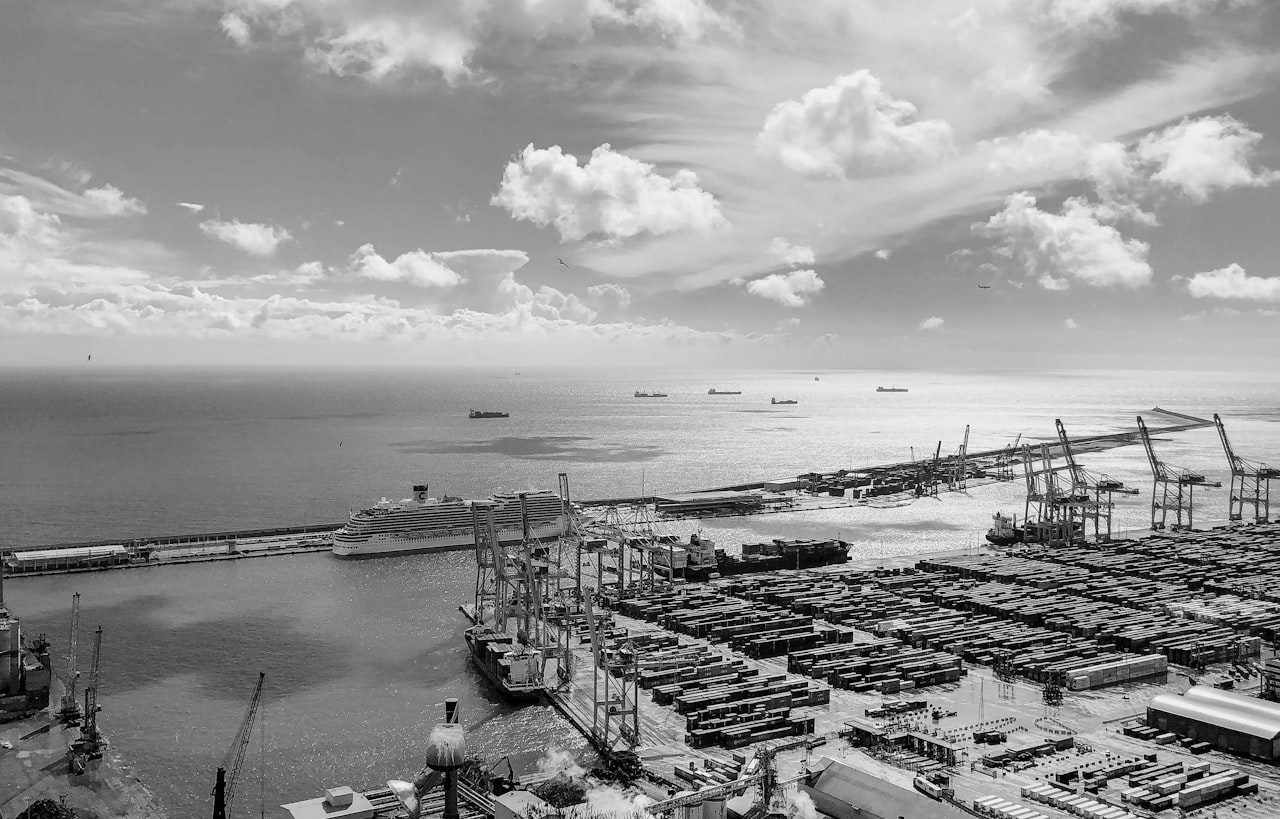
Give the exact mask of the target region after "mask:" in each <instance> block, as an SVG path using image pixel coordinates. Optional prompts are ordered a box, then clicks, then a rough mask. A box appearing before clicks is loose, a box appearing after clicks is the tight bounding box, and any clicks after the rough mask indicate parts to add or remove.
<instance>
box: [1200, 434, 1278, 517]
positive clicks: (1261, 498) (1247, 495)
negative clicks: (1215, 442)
mask: <svg viewBox="0 0 1280 819" xmlns="http://www.w3.org/2000/svg"><path fill="white" fill-rule="evenodd" d="M1213 423H1214V425H1215V426H1217V428H1218V437H1219V438H1221V439H1222V451H1223V452H1225V453H1226V454H1227V463H1228V464H1229V465H1230V466H1231V499H1230V505H1229V507H1228V517H1229V518H1230V519H1231V520H1233V521H1235V520H1244V507H1245V504H1248V505H1249V506H1252V507H1253V522H1254V523H1266V522H1267V521H1268V520H1270V519H1271V482H1272V481H1274V480H1280V469H1277V468H1275V467H1270V466H1267V465H1266V464H1264V463H1258V462H1256V461H1248V460H1245V459H1244V458H1241V457H1240V456H1239V455H1237V454H1236V453H1235V450H1233V449H1232V448H1231V441H1229V440H1228V439H1227V428H1226V427H1225V426H1224V425H1223V423H1222V419H1221V418H1220V417H1218V413H1216V412H1215V413H1214V414H1213Z"/></svg>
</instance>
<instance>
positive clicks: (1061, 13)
mask: <svg viewBox="0 0 1280 819" xmlns="http://www.w3.org/2000/svg"><path fill="white" fill-rule="evenodd" d="M1249 2H1251V0H1031V2H1030V3H1029V5H1030V6H1031V7H1032V8H1033V9H1035V11H1036V12H1037V13H1038V14H1039V15H1041V17H1042V18H1043V19H1044V21H1045V22H1046V23H1048V24H1051V25H1065V26H1068V27H1071V28H1087V27H1100V28H1113V27H1115V26H1116V25H1117V24H1118V23H1119V22H1120V20H1121V19H1122V18H1123V16H1124V15H1126V14H1132V15H1140V14H1155V13H1158V12H1170V13H1174V14H1181V15H1186V16H1193V15H1197V14H1202V13H1204V12H1206V11H1208V10H1210V9H1212V8H1214V7H1222V6H1226V5H1229V4H1235V5H1240V4H1242V3H1249Z"/></svg>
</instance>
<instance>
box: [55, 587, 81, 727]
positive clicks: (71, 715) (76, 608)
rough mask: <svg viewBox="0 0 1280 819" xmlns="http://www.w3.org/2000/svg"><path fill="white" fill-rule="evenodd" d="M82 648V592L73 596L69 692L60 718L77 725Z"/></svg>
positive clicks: (69, 649)
mask: <svg viewBox="0 0 1280 819" xmlns="http://www.w3.org/2000/svg"><path fill="white" fill-rule="evenodd" d="M79 646H80V592H76V593H75V594H73V595H71V634H70V635H69V636H68V639H67V690H66V693H64V694H63V695H62V709H61V710H60V711H59V716H60V717H61V718H62V720H63V721H64V722H69V723H75V722H76V721H77V720H78V719H79V718H80V703H79V701H77V699H76V686H77V685H78V683H79V681H80V665H79V660H78V659H77V657H76V653H77V650H78V648H79Z"/></svg>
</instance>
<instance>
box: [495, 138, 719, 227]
mask: <svg viewBox="0 0 1280 819" xmlns="http://www.w3.org/2000/svg"><path fill="white" fill-rule="evenodd" d="M490 204H492V205H496V206H499V207H502V208H504V209H505V210H506V211H507V212H508V213H509V214H511V216H512V218H514V219H519V220H523V221H529V222H532V223H534V224H535V225H538V226H539V227H546V226H548V225H552V226H554V227H555V228H556V230H557V231H559V233H560V238H561V239H562V240H563V241H576V240H580V239H584V238H587V237H589V236H592V237H601V238H604V239H626V238H630V237H633V236H637V235H639V234H649V235H651V236H662V235H664V234H668V233H675V232H680V231H690V230H691V231H701V232H704V233H705V232H708V231H712V230H715V229H717V228H721V227H724V226H725V225H726V224H727V223H726V222H725V219H724V216H722V215H721V213H720V206H719V204H718V203H717V202H716V200H715V197H714V196H712V195H711V194H710V193H707V192H706V191H704V190H702V189H701V188H700V187H699V186H698V177H697V175H696V174H695V173H694V172H693V171H690V170H680V171H676V173H675V174H673V175H672V176H671V177H666V176H663V175H662V174H660V173H658V172H657V170H656V169H655V168H654V166H653V165H650V164H647V163H644V162H639V161H637V160H635V159H632V158H631V157H628V156H626V155H624V154H620V153H618V152H616V151H614V150H613V149H612V148H611V147H610V146H609V145H608V143H605V144H603V145H601V146H599V147H598V148H596V149H595V150H594V151H592V152H591V157H590V158H589V159H588V160H587V161H586V162H585V163H584V164H583V165H581V166H579V165H578V159H577V157H575V156H573V155H572V154H566V153H564V152H563V151H562V150H561V149H560V146H559V145H553V146H552V147H550V148H535V147H533V145H532V144H530V145H528V146H527V147H526V148H525V149H524V150H523V151H521V152H520V155H519V156H518V157H516V158H515V159H514V160H512V161H511V162H510V163H509V164H508V165H507V167H506V170H505V172H504V173H503V175H502V185H501V187H500V188H499V189H498V193H496V194H495V195H494V196H493V198H492V199H491V200H490Z"/></svg>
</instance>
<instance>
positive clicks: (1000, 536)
mask: <svg viewBox="0 0 1280 819" xmlns="http://www.w3.org/2000/svg"><path fill="white" fill-rule="evenodd" d="M1024 537H1025V533H1024V532H1023V531H1022V530H1021V529H1019V528H1018V525H1017V519H1016V518H1010V517H1009V516H1007V515H1005V513H1003V512H996V513H995V514H994V515H992V516H991V528H990V529H988V530H987V542H988V543H990V544H992V545H994V546H1012V545H1013V544H1015V543H1021V542H1022V540H1023V538H1024Z"/></svg>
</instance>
